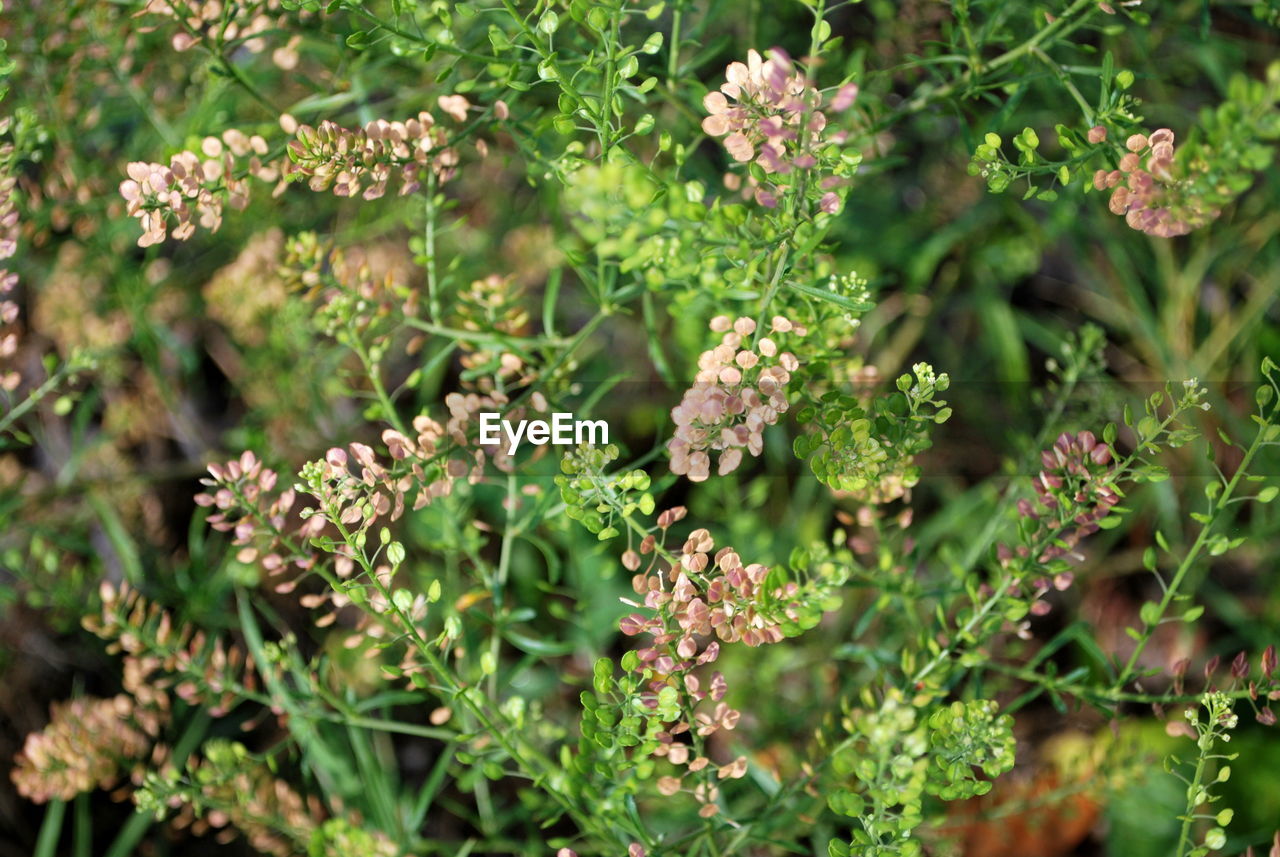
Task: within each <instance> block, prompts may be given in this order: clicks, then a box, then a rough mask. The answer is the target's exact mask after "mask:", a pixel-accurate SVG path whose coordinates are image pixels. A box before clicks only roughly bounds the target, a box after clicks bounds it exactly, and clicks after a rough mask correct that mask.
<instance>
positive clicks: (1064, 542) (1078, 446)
mask: <svg viewBox="0 0 1280 857" xmlns="http://www.w3.org/2000/svg"><path fill="white" fill-rule="evenodd" d="M1040 461H1041V465H1042V469H1041V471H1040V473H1039V474H1038V475H1037V476H1036V478H1035V482H1034V485H1035V492H1036V499H1035V501H1034V502H1033V501H1031V500H1028V499H1025V498H1024V499H1022V500H1019V501H1018V513H1019V514H1020V515H1021V516H1022V517H1024V518H1028V519H1030V520H1032V521H1036V522H1038V523H1039V529H1038V530H1037V531H1036V533H1035V534H1033V535H1032V536H1031V537H1030V538H1029V539H1028V541H1030V542H1032V543H1034V544H1036V545H1039V553H1038V554H1037V556H1036V557H1035V561H1036V562H1037V563H1047V562H1051V561H1052V560H1055V559H1058V558H1061V557H1068V556H1069V557H1072V558H1074V559H1080V558H1081V557H1080V556H1079V555H1078V554H1075V553H1073V551H1074V548H1075V547H1076V545H1078V544H1079V543H1080V541H1081V540H1082V539H1084V538H1085V537H1086V536H1089V535H1092V534H1093V533H1096V532H1097V531H1098V530H1099V529H1100V525H1099V523H1098V522H1099V521H1101V520H1102V519H1103V518H1105V517H1106V516H1107V515H1109V514H1110V513H1111V509H1112V507H1114V506H1116V505H1117V504H1118V503H1119V502H1120V495H1119V493H1118V492H1117V491H1116V486H1115V483H1114V480H1113V472H1114V470H1115V465H1114V463H1113V461H1112V453H1111V447H1110V446H1109V445H1107V444H1106V443H1104V442H1102V441H1100V440H1098V439H1097V437H1095V436H1094V434H1093V432H1090V431H1082V432H1080V433H1079V434H1075V435H1072V434H1069V433H1066V432H1064V433H1063V434H1061V435H1059V436H1058V439H1057V441H1055V442H1054V444H1053V446H1052V447H1050V448H1049V449H1047V450H1045V451H1044V452H1042V453H1041V454H1040ZM1041 542H1043V543H1044V544H1042V545H1041V544H1040V543H1041ZM1032 552H1033V551H1032V547H1030V546H1028V545H1027V544H1023V545H1020V546H1019V547H1017V548H1016V549H1011V548H1009V547H1007V546H1001V547H1000V558H1001V559H1002V560H1003V561H1005V562H1008V561H1010V560H1012V559H1013V558H1014V557H1015V556H1017V557H1020V558H1029V557H1031V554H1032Z"/></svg>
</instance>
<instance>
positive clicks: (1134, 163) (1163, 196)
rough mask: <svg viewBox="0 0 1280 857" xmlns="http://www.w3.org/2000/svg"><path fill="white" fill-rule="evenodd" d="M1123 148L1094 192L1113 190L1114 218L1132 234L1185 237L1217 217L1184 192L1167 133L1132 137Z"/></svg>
mask: <svg viewBox="0 0 1280 857" xmlns="http://www.w3.org/2000/svg"><path fill="white" fill-rule="evenodd" d="M1092 133H1093V132H1092V131H1091V132H1090V134H1091V135H1092ZM1090 139H1091V140H1092V136H1091V137H1090ZM1125 148H1126V149H1127V150H1128V151H1127V152H1126V153H1125V155H1124V156H1123V157H1122V158H1121V159H1120V164H1119V166H1118V167H1117V168H1116V169H1114V170H1110V171H1108V170H1098V171H1097V172H1096V173H1094V175H1093V186H1094V187H1095V188H1097V189H1098V190H1107V189H1112V191H1111V201H1110V208H1111V212H1112V213H1113V214H1123V215H1124V217H1125V222H1126V223H1128V224H1129V225H1130V226H1131V227H1133V228H1134V229H1137V230H1139V231H1141V232H1145V233H1147V234H1148V235H1155V236H1158V237H1161V238H1170V237H1173V236H1175V235H1186V234H1187V233H1188V232H1190V231H1192V230H1193V229H1199V228H1200V227H1201V226H1204V225H1205V224H1206V223H1208V222H1209V221H1211V220H1213V219H1214V218H1216V217H1217V216H1218V213H1219V212H1218V211H1217V210H1216V209H1206V208H1205V207H1204V205H1203V203H1202V202H1201V201H1200V200H1199V199H1198V198H1196V197H1195V196H1193V195H1191V194H1188V193H1184V190H1185V188H1186V185H1187V182H1186V181H1185V177H1181V176H1180V174H1179V167H1178V166H1177V165H1176V164H1175V162H1174V145H1173V132H1172V131H1171V130H1169V129H1168V128H1161V129H1160V130H1158V131H1156V132H1154V133H1153V134H1151V136H1150V137H1148V136H1146V135H1145V134H1134V135H1132V136H1130V137H1129V139H1128V140H1126V141H1125ZM1144 159H1145V166H1144ZM1122 182H1123V184H1122Z"/></svg>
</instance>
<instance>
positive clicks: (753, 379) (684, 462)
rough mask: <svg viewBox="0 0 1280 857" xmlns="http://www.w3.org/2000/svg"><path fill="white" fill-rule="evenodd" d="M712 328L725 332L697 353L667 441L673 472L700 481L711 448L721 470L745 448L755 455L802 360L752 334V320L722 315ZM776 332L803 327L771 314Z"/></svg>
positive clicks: (734, 463) (732, 465)
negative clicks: (694, 371) (695, 365)
mask: <svg viewBox="0 0 1280 857" xmlns="http://www.w3.org/2000/svg"><path fill="white" fill-rule="evenodd" d="M710 326H711V330H712V331H714V332H716V333H720V334H723V336H722V338H721V341H720V344H719V345H717V346H716V347H715V348H713V349H711V350H710V351H704V352H703V353H702V355H701V356H700V357H699V358H698V374H697V376H696V377H695V378H694V383H693V386H692V387H690V388H689V389H688V390H686V391H685V393H684V396H683V397H682V398H681V400H680V404H679V405H677V406H676V407H675V408H673V409H672V410H671V419H672V420H673V421H674V422H675V424H676V430H675V436H674V437H673V438H672V439H671V440H670V441H668V443H667V451H668V452H670V453H671V472H673V473H675V474H677V475H681V476H688V477H689V479H690V480H691V481H693V482H701V481H703V480H705V479H707V478H708V477H710V475H711V455H710V453H711V452H720V458H719V463H718V468H717V470H718V473H719V474H720V475H721V476H723V475H725V474H726V473H729V472H731V471H733V470H734V469H736V468H737V467H738V465H739V464H741V463H742V456H743V451H744V450H745V451H746V452H749V453H751V455H753V456H758V455H759V454H760V453H761V452H762V451H763V450H764V429H765V427H766V426H771V425H773V424H774V423H776V422H777V421H778V416H779V415H780V414H784V413H786V411H787V408H788V403H787V396H786V389H787V384H788V383H789V382H790V381H791V373H793V372H795V371H796V369H798V368H799V366H800V361H799V360H797V359H796V356H795V355H794V354H792V353H791V352H790V351H780V350H779V348H778V344H777V342H776V341H775V340H774V339H772V338H771V337H769V336H760V337H757V338H755V340H754V341H752V340H751V339H750V337H751V336H752V334H754V333H755V332H756V323H755V322H754V321H752V320H751V319H750V318H746V317H742V318H739V319H737V320H736V321H734V320H731V319H730V318H729V317H728V316H725V315H721V316H716V317H715V318H713V319H711V325H710ZM772 332H773V333H774V334H776V335H787V334H792V335H795V336H804V335H805V333H806V332H807V331H806V330H805V329H804V328H803V327H801V326H800V325H798V324H793V323H792V322H790V321H788V320H787V319H785V318H783V317H782V316H774V318H773V322H772Z"/></svg>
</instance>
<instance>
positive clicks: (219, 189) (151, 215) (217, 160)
mask: <svg viewBox="0 0 1280 857" xmlns="http://www.w3.org/2000/svg"><path fill="white" fill-rule="evenodd" d="M266 154H267V143H266V140H264V139H263V138H262V137H260V136H258V135H256V134H255V135H253V136H247V135H245V134H243V133H242V132H240V131H237V130H234V129H230V130H227V131H224V132H223V133H222V135H221V136H220V137H206V138H205V139H204V142H203V143H201V146H200V152H199V153H196V152H191V151H182V152H179V153H178V154H176V155H174V156H173V157H172V158H170V159H169V164H168V166H165V165H164V164H153V163H147V162H145V161H134V162H132V163H130V164H129V165H128V167H127V168H126V170H125V172H126V174H127V175H128V178H127V179H125V180H124V181H122V182H121V183H120V195H121V196H122V197H124V200H125V203H126V210H127V211H128V213H129V215H130V216H132V217H136V218H138V219H139V221H141V223H142V236H141V237H140V238H138V246H139V247H149V246H151V245H152V244H158V243H160V242H162V241H164V240H165V239H166V238H167V237H168V236H169V234H170V233H169V230H170V222H171V221H173V222H174V223H175V224H176V225H174V226H173V227H172V234H173V237H174V238H176V239H178V240H179V241H186V240H187V239H188V238H190V237H191V236H192V235H194V234H195V231H196V224H197V223H199V225H200V226H202V227H204V228H205V229H208V230H210V231H216V230H217V229H218V227H219V226H221V225H222V210H223V206H224V204H229V205H230V206H231V207H232V208H234V209H237V210H240V209H243V208H244V207H245V206H247V205H248V204H249V182H248V179H247V178H245V177H244V176H237V175H236V173H237V172H241V171H243V172H244V173H245V174H247V175H249V176H253V177H254V178H257V179H260V180H262V181H268V182H273V181H277V180H278V179H279V177H280V170H279V167H278V166H277V165H275V164H274V163H267V162H264V161H263V160H262V158H263V156H264V155H266ZM242 159H247V160H242Z"/></svg>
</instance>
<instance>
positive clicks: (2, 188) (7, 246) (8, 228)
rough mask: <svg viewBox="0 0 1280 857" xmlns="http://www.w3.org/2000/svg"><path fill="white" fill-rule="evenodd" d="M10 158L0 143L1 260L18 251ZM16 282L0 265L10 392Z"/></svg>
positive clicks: (4, 372) (1, 378)
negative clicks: (10, 296) (9, 167)
mask: <svg viewBox="0 0 1280 857" xmlns="http://www.w3.org/2000/svg"><path fill="white" fill-rule="evenodd" d="M9 122H10V120H9V119H8V118H7V117H6V118H5V119H3V120H0V133H4V132H5V131H6V130H7V129H8V126H9ZM12 157H13V144H11V143H6V144H4V145H3V146H0V164H3V165H4V168H3V169H2V170H0V261H3V260H5V259H10V258H12V257H13V254H14V253H17V252H18V207H17V204H16V201H15V199H14V196H15V193H16V190H17V184H18V180H17V177H16V176H14V175H13V173H12V172H11V171H10V170H9V169H8V164H9V161H10V160H11V158H12ZM17 285H18V275H17V274H16V273H14V272H13V271H10V270H9V269H7V268H0V390H4V391H6V392H12V391H13V390H16V389H17V388H18V384H19V383H21V382H22V375H21V374H20V373H19V372H18V371H17V370H16V369H5V368H3V365H4V364H5V363H7V362H8V361H9V359H10V358H11V357H13V356H14V355H16V354H17V352H18V331H17V322H18V304H17V302H15V301H13V300H10V298H9V295H10V294H11V293H12V292H13V290H14V289H15V288H17Z"/></svg>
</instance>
